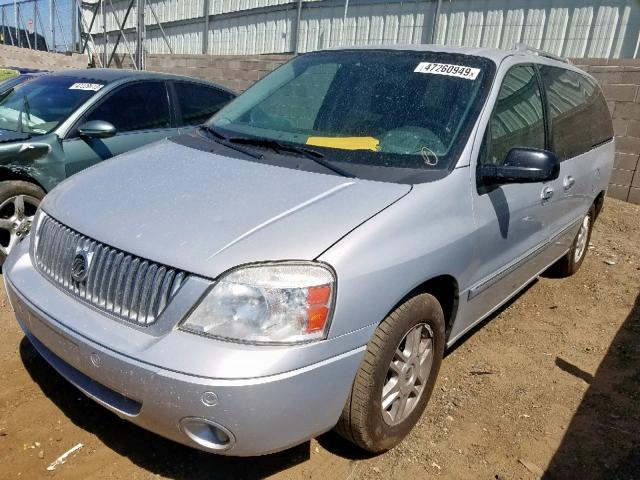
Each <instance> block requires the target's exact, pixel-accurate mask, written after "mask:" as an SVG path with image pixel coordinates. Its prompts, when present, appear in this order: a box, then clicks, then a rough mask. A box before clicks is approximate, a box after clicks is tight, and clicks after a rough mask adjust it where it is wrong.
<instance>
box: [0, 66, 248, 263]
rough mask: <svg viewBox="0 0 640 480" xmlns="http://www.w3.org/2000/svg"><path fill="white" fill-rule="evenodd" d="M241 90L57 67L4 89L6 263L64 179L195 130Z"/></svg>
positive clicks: (0, 189) (1, 186)
mask: <svg viewBox="0 0 640 480" xmlns="http://www.w3.org/2000/svg"><path fill="white" fill-rule="evenodd" d="M235 96H236V94H235V93H234V92H232V91H230V90H228V89H226V88H224V87H222V86H219V85H215V84H212V83H208V82H204V81H201V80H195V79H191V78H186V77H180V76H175V75H166V74H161V73H153V72H137V71H127V70H109V69H88V70H68V71H63V72H56V73H51V74H48V75H44V76H42V77H40V78H36V79H34V80H32V81H30V82H26V83H24V84H22V85H17V86H15V87H13V88H11V89H9V90H7V91H5V92H2V93H0V265H1V264H2V263H3V262H4V259H5V258H6V256H7V255H8V254H9V252H10V251H11V249H12V248H13V246H14V245H15V244H16V243H17V242H19V241H20V240H21V239H22V238H24V236H25V235H26V234H27V233H28V232H29V230H30V228H31V222H32V219H33V216H34V214H35V211H36V208H37V206H38V204H39V203H40V200H41V199H42V198H43V197H44V195H45V193H46V192H48V191H49V190H51V189H52V188H53V187H55V186H56V185H57V184H58V183H59V182H61V181H62V180H64V179H65V178H67V177H69V176H71V175H73V174H74V173H77V172H79V171H80V170H83V169H85V168H87V167H90V166H91V165H94V164H96V163H98V162H100V161H102V160H106V159H107V158H110V157H113V156H114V155H118V154H120V153H123V152H126V151H128V150H132V149H134V148H138V147H141V146H143V145H146V144H148V143H151V142H154V141H156V140H161V139H163V138H167V137H171V136H174V135H178V134H181V133H185V132H188V131H190V130H191V129H193V128H194V126H196V125H199V124H201V123H202V122H204V121H205V120H207V119H208V118H209V117H211V116H212V115H213V114H214V113H216V112H217V111H218V110H219V109H220V108H221V107H223V106H224V105H225V104H227V103H228V102H229V101H230V100H232V99H233V98H234V97H235Z"/></svg>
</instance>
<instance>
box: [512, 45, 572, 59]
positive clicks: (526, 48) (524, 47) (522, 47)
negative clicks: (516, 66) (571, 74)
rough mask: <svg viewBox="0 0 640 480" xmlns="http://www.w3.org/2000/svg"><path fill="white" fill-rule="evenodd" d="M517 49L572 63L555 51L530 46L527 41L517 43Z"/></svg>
mask: <svg viewBox="0 0 640 480" xmlns="http://www.w3.org/2000/svg"><path fill="white" fill-rule="evenodd" d="M515 49H516V50H518V51H519V52H527V53H533V54H535V55H539V56H541V57H545V58H552V59H553V60H557V61H559V62H562V63H571V61H569V59H568V58H564V57H561V56H559V55H554V54H553V53H549V52H545V51H544V50H540V49H539V48H533V47H530V46H529V45H527V44H526V43H516V45H515Z"/></svg>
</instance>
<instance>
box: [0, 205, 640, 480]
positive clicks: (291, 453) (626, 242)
mask: <svg viewBox="0 0 640 480" xmlns="http://www.w3.org/2000/svg"><path fill="white" fill-rule="evenodd" d="M2 290H4V289H2ZM0 338H2V342H1V344H0V364H1V365H2V367H1V369H0V478H2V479H5V478H18V477H20V478H28V479H36V478H46V477H57V478H65V479H66V478H71V479H103V478H127V479H129V478H132V479H145V478H176V479H205V478H206V479H222V478H234V479H236V478H238V479H239V478H248V479H253V478H256V479H257V478H265V477H269V478H274V479H308V478H321V479H323V480H329V479H387V478H398V479H400V478H402V479H403V480H415V479H424V478H438V477H439V478H456V479H464V478H474V479H475V478H481V479H516V478H525V479H528V478H539V477H545V478H550V479H552V478H580V479H589V478H619V479H631V478H640V206H634V205H631V204H627V203H622V202H618V201H615V200H610V199H608V200H607V202H606V206H605V209H604V212H603V214H602V216H601V217H600V219H599V221H598V222H597V224H596V229H595V231H594V234H593V237H592V245H591V247H590V252H589V255H588V257H587V259H586V260H585V262H584V264H583V266H582V269H581V270H580V271H579V272H578V274H576V275H575V276H574V277H572V278H570V279H555V278H541V279H540V280H539V281H537V282H535V283H534V284H533V285H531V287H529V288H528V289H527V290H526V291H525V292H524V293H523V294H521V295H519V296H518V298H517V299H515V300H514V301H513V302H511V303H510V304H509V305H508V306H507V307H506V308H504V309H503V310H502V311H501V312H499V313H498V314H497V315H494V316H493V317H492V318H490V319H489V320H488V321H486V322H484V324H483V325H482V326H481V327H480V328H478V329H476V330H475V331H474V332H472V334H470V335H469V336H468V337H467V338H466V339H465V340H464V341H463V342H462V343H460V344H459V345H458V346H457V348H455V349H454V350H452V351H450V352H449V353H448V355H447V357H446V359H445V360H444V362H443V366H442V370H441V372H440V378H439V380H438V384H437V386H436V391H435V393H434V396H433V398H432V400H431V403H430V404H429V406H428V407H427V410H426V411H425V413H424V415H423V418H422V420H421V421H420V423H419V424H418V426H417V427H416V428H415V429H414V431H413V432H412V434H411V435H410V436H409V437H408V438H407V439H406V440H405V441H404V442H403V443H402V444H401V445H400V446H399V447H397V448H395V449H394V450H392V451H389V452H387V453H385V454H383V455H379V456H375V457H367V456H364V455H362V454H361V453H359V452H358V451H356V450H355V449H353V448H351V447H350V446H349V445H348V444H346V443H345V442H344V441H342V440H341V439H340V438H339V437H337V436H336V435H334V434H331V433H329V434H326V435H323V436H321V437H320V438H318V439H316V440H312V441H311V442H307V443H306V444H304V445H301V446H299V447H296V448H294V449H291V450H288V451H285V452H281V453H279V454H275V455H270V456H266V457H259V458H253V459H234V458H226V457H218V456H215V455H208V454H205V453H202V452H198V451H195V450H191V449H189V448H186V447H183V446H180V445H177V444H174V443H172V442H170V441H167V440H164V439H162V438H160V437H157V436H155V435H153V434H150V433H147V432H145V431H144V430H142V429H140V428H138V427H135V426H133V425H131V424H129V423H127V422H125V421H122V420H120V419H118V417H116V416H115V415H114V414H112V413H110V412H108V411H107V410H105V409H104V408H102V407H100V406H98V405H97V404H95V403H93V402H92V401H91V400H89V399H86V398H85V397H84V396H83V395H82V394H80V393H79V392H78V391H77V390H75V389H74V388H73V387H72V386H71V385H69V384H68V383H67V382H65V381H64V380H63V379H62V378H61V377H60V376H58V375H57V374H56V373H55V372H54V371H53V370H52V369H51V368H50V367H49V366H48V365H47V364H46V363H45V362H44V361H43V360H42V359H41V358H40V357H39V356H38V354H37V353H36V352H35V351H34V350H33V349H32V347H31V346H30V344H29V343H28V342H27V341H26V340H25V339H24V337H23V335H22V333H21V331H20V330H19V328H18V326H17V324H16V322H15V321H14V319H13V315H12V313H11V311H10V307H9V305H8V303H7V301H6V297H5V296H4V291H3V293H2V294H1V296H0ZM78 443H82V444H83V445H84V446H83V447H82V448H81V449H79V450H78V451H77V452H75V453H74V454H72V455H71V456H70V457H69V459H68V460H67V462H66V463H64V464H63V465H60V466H59V467H57V468H56V470H55V471H53V472H50V471H47V466H48V465H49V464H50V462H52V461H53V460H54V459H56V458H57V457H58V456H59V455H60V454H62V453H63V452H65V451H67V450H68V449H69V448H71V447H73V446H74V445H76V444H78Z"/></svg>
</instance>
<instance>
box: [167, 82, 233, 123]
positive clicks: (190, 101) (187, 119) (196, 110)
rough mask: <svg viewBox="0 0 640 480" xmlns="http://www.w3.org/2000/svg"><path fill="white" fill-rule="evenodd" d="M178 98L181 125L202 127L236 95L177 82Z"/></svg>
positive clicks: (175, 86) (197, 84)
mask: <svg viewBox="0 0 640 480" xmlns="http://www.w3.org/2000/svg"><path fill="white" fill-rule="evenodd" d="M174 88H175V91H176V98H177V100H178V105H179V107H180V113H181V114H182V122H180V123H181V125H200V124H201V123H204V122H206V121H207V120H208V119H209V118H210V117H211V116H213V114H214V113H217V112H218V110H220V109H221V108H222V107H224V106H225V105H226V104H227V103H229V102H230V101H231V100H232V99H233V98H234V95H233V94H232V93H229V92H226V91H224V90H221V89H219V88H215V87H210V86H208V85H202V84H200V83H190V82H175V83H174Z"/></svg>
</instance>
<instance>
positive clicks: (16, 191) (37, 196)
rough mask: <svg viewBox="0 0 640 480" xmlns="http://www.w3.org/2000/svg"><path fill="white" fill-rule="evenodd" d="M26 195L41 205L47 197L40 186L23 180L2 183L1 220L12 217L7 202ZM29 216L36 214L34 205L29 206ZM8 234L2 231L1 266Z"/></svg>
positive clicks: (0, 195)
mask: <svg viewBox="0 0 640 480" xmlns="http://www.w3.org/2000/svg"><path fill="white" fill-rule="evenodd" d="M20 195H25V196H27V197H30V198H32V199H34V200H35V201H34V202H33V203H34V204H35V203H40V201H41V200H42V199H43V198H44V196H45V191H44V190H42V188H40V187H39V186H38V185H36V184H34V183H30V182H25V181H21V180H7V181H4V182H0V218H9V217H10V216H11V215H12V211H11V206H10V205H8V204H7V202H8V201H9V200H10V199H11V198H14V197H17V196H20ZM32 210H33V211H32ZM26 213H27V214H28V215H29V216H31V215H33V214H35V210H34V205H31V204H29V205H28V211H27V212H26ZM8 238H9V236H8V232H7V231H6V230H1V231H0V244H1V245H2V246H3V247H4V248H2V249H0V266H2V264H3V263H4V261H5V259H6V253H5V250H6V246H7V245H8Z"/></svg>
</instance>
